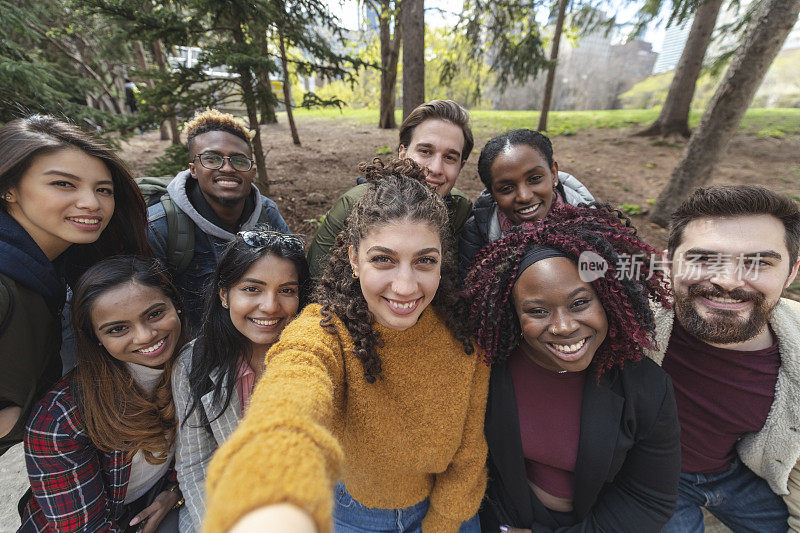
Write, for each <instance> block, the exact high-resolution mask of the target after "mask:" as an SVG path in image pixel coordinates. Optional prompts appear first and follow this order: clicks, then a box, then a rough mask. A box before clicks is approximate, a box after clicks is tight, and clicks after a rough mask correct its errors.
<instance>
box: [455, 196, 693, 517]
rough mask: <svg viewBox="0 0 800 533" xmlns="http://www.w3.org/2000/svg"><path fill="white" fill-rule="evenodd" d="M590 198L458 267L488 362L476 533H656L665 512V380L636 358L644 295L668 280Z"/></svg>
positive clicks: (654, 295)
mask: <svg viewBox="0 0 800 533" xmlns="http://www.w3.org/2000/svg"><path fill="white" fill-rule="evenodd" d="M596 207H597V208H596V209H589V208H586V207H573V206H570V205H566V204H561V205H559V206H554V207H553V209H552V211H551V212H550V214H549V215H548V216H547V217H546V218H545V219H543V220H541V221H539V222H538V223H537V224H536V225H535V226H533V227H528V228H519V229H517V230H512V231H510V232H509V233H508V234H507V235H506V236H505V237H504V238H502V239H500V240H498V241H496V242H494V243H492V244H491V245H490V246H487V247H486V248H485V249H484V250H482V251H481V252H480V253H479V254H478V255H477V257H476V259H475V263H474V266H473V268H472V270H471V271H470V273H469V275H468V276H467V287H469V289H468V291H469V296H470V317H471V319H472V328H473V331H474V333H475V336H476V341H477V342H478V344H479V345H480V346H481V347H482V348H484V349H485V350H486V356H487V358H488V359H489V360H490V361H491V363H492V375H491V383H490V385H489V400H488V404H487V407H486V440H487V441H488V444H489V462H488V464H489V480H490V481H489V486H488V490H487V498H486V500H485V502H484V505H483V508H482V511H481V523H482V525H483V530H484V531H486V532H496V531H534V532H546V531H555V532H564V533H566V532H600V531H614V532H630V533H647V532H653V533H655V532H657V531H659V530H660V529H661V527H662V526H663V525H664V524H665V523H666V522H667V521H668V520H669V518H670V516H671V515H672V513H673V511H674V510H675V506H676V503H677V492H678V478H679V475H680V466H681V461H680V442H679V426H678V417H677V409H676V406H675V399H674V396H673V392H672V384H671V382H670V379H669V377H668V376H667V374H666V373H665V372H663V371H662V370H661V369H660V368H659V367H658V366H657V365H656V364H655V363H653V362H652V361H651V360H650V359H647V358H643V350H644V348H646V347H650V346H652V342H653V341H652V339H653V335H654V331H655V325H654V320H653V313H652V311H651V310H650V306H649V299H652V300H654V301H655V302H658V303H660V304H662V305H666V304H667V301H668V300H667V299H668V297H669V293H668V289H667V288H666V282H665V280H664V276H663V273H662V272H661V271H659V270H651V268H650V265H651V263H650V262H649V260H650V258H651V257H652V256H653V255H654V254H657V253H658V252H657V251H656V250H655V249H653V248H652V247H650V246H648V245H646V244H645V243H644V242H642V241H641V240H640V239H639V238H638V237H637V236H636V233H635V230H634V229H633V228H632V227H630V225H629V224H630V221H628V220H627V219H620V218H618V215H617V214H615V213H614V212H612V211H610V210H608V209H607V207H605V206H602V205H597V206H596ZM619 216H620V217H621V216H623V215H621V214H620V215H619ZM579 265H580V268H579ZM604 265H605V267H607V269H608V270H604V269H603V266H604ZM619 265H628V267H626V268H624V269H622V270H615V268H619ZM592 266H593V267H594V268H592Z"/></svg>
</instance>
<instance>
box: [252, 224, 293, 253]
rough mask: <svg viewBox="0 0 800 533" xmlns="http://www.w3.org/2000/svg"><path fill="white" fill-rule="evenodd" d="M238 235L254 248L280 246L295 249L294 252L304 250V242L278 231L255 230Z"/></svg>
mask: <svg viewBox="0 0 800 533" xmlns="http://www.w3.org/2000/svg"><path fill="white" fill-rule="evenodd" d="M237 235H239V237H241V238H242V240H243V241H244V242H245V244H247V245H248V246H252V247H253V248H263V247H265V246H273V245H275V244H280V245H283V246H287V247H289V248H293V249H294V250H299V251H302V250H303V241H301V240H300V239H299V238H297V237H295V236H294V235H287V234H286V233H280V232H278V231H273V230H267V229H254V230H247V231H240V232H239V233H237Z"/></svg>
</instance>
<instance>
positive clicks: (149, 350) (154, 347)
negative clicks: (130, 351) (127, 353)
mask: <svg viewBox="0 0 800 533" xmlns="http://www.w3.org/2000/svg"><path fill="white" fill-rule="evenodd" d="M166 341H167V339H166V337H165V338H163V339H161V340H160V341H158V342H157V343H155V344H154V345H152V346H151V347H149V348H142V349H140V350H136V351H137V352H139V353H143V354H149V353H153V352H155V351H156V350H158V349H159V348H161V347H162V346H164V343H165V342H166Z"/></svg>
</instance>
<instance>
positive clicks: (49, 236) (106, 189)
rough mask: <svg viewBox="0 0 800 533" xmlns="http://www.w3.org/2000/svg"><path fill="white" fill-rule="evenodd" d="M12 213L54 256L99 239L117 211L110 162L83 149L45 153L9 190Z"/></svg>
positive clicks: (43, 249) (52, 256)
mask: <svg viewBox="0 0 800 533" xmlns="http://www.w3.org/2000/svg"><path fill="white" fill-rule="evenodd" d="M6 202H7V203H8V214H9V215H11V216H12V217H13V218H14V219H15V220H16V221H17V222H19V224H20V225H21V226H22V227H23V228H24V229H25V231H27V232H28V234H29V235H30V236H31V237H32V238H33V240H34V241H36V244H37V245H38V246H39V248H41V249H42V251H43V252H44V253H45V255H46V256H47V258H48V259H50V260H53V259H55V258H56V257H58V256H59V255H60V254H61V253H62V252H64V251H65V250H66V249H67V248H68V247H69V246H70V245H71V244H86V243H92V242H94V241H96V240H97V239H98V238H99V237H100V234H101V233H102V232H103V230H104V229H105V228H106V226H108V223H109V221H110V220H111V217H112V215H113V214H114V182H113V181H112V178H111V172H110V171H109V170H108V167H106V165H105V164H104V163H103V162H102V161H101V160H100V159H98V158H96V157H92V156H90V155H87V154H86V153H85V152H83V151H82V150H79V149H77V148H68V149H64V150H58V151H55V152H50V153H46V154H42V155H39V156H37V157H35V158H34V159H33V161H32V162H31V165H30V167H28V170H26V171H25V173H24V174H23V175H22V176H21V178H20V180H19V183H18V184H17V185H16V186H15V187H12V188H11V189H10V190H9V191H8V193H7V200H6Z"/></svg>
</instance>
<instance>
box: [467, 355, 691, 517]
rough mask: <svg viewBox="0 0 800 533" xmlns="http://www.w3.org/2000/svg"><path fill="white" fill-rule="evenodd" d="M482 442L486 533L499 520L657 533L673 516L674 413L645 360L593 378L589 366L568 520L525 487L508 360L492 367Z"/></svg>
mask: <svg viewBox="0 0 800 533" xmlns="http://www.w3.org/2000/svg"><path fill="white" fill-rule="evenodd" d="M543 408H546V406H543ZM486 440H487V443H488V445H489V462H488V465H489V485H488V488H487V497H486V500H485V501H484V504H483V507H482V509H481V523H482V526H483V531H491V532H494V531H498V526H499V525H503V524H505V525H510V526H513V527H518V528H529V529H531V530H532V531H533V532H534V533H538V532H559V533H566V532H570V533H577V532H587V533H588V532H600V531H603V532H611V531H613V532H615V533H624V532H630V533H647V532H654V533H655V532H657V531H659V530H660V529H661V527H662V526H663V525H664V524H665V523H666V522H667V521H668V520H669V519H670V517H671V516H672V513H673V511H674V510H675V505H676V503H677V499H678V480H679V476H680V470H681V450H680V427H679V425H678V412H677V408H676V406H675V398H674V396H673V392H672V382H671V381H670V379H669V376H667V374H666V373H665V372H663V371H662V370H661V369H660V368H658V366H657V365H656V364H655V363H653V362H652V361H650V360H649V359H643V360H642V361H640V362H638V363H627V364H626V365H625V367H624V369H623V370H621V371H619V370H610V371H607V372H606V373H605V374H604V375H603V376H601V377H600V380H599V381H598V380H597V379H596V378H595V374H594V370H593V369H592V367H590V370H589V375H587V377H586V384H585V385H584V391H583V402H582V411H581V428H580V440H579V443H578V460H577V463H576V465H575V494H574V498H573V505H574V510H573V513H572V517H569V516H568V515H564V514H561V516H560V517H558V518H554V516H553V515H551V514H550V512H549V511H548V510H547V509H546V508H545V507H544V506H543V505H542V504H541V503H540V502H539V500H538V499H537V498H536V496H535V495H534V493H533V491H532V490H531V489H530V486H529V485H528V479H527V476H526V474H525V463H524V457H523V455H522V441H521V438H520V429H519V419H518V417H517V405H516V400H515V398H514V386H513V383H512V380H511V372H510V370H509V368H508V363H507V362H506V361H500V362H497V363H494V365H493V367H492V374H491V379H490V382H489V399H488V404H487V407H486ZM565 520H566V521H567V522H568V523H565Z"/></svg>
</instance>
